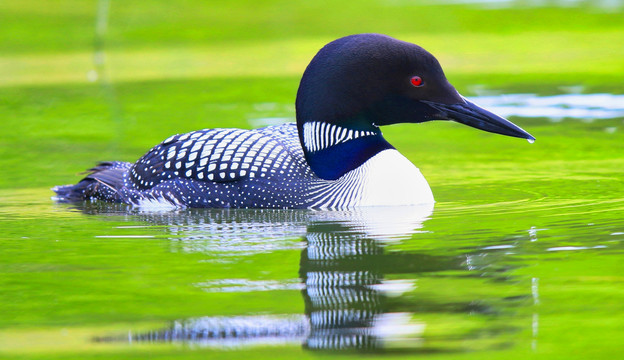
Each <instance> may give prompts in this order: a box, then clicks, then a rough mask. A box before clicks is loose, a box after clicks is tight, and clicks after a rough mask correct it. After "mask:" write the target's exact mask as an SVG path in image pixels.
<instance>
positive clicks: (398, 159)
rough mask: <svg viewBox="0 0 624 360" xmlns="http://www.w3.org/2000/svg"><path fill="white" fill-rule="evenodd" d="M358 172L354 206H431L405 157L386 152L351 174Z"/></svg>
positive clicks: (416, 172) (422, 183)
mask: <svg viewBox="0 0 624 360" xmlns="http://www.w3.org/2000/svg"><path fill="white" fill-rule="evenodd" d="M358 170H360V171H362V172H361V176H362V177H361V180H362V190H361V192H360V194H361V195H360V197H359V199H357V200H356V206H397V205H418V204H432V203H434V202H435V201H434V199H433V193H432V192H431V188H430V187H429V184H428V183H427V180H425V177H424V176H423V175H422V174H421V172H420V170H419V169H418V168H417V167H416V166H414V164H412V163H411V162H410V161H409V160H408V159H407V158H406V157H405V156H403V155H401V153H399V152H398V151H396V150H394V149H388V150H384V151H382V152H380V153H379V154H377V155H375V156H373V157H372V158H370V159H369V160H368V161H367V162H365V163H364V164H362V166H361V167H360V168H358V169H356V170H354V171H358Z"/></svg>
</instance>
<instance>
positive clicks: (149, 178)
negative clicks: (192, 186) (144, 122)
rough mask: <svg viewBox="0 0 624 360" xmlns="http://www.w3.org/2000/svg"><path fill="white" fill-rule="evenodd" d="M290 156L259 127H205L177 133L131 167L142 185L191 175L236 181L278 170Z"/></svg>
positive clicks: (146, 186)
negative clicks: (255, 128)
mask: <svg viewBox="0 0 624 360" xmlns="http://www.w3.org/2000/svg"><path fill="white" fill-rule="evenodd" d="M286 156H287V150H286V149H285V148H284V146H283V145H282V144H281V142H280V141H278V140H277V139H276V138H274V137H272V136H270V135H269V134H266V133H263V132H262V131H258V130H242V129H205V130H199V131H194V132H190V133H186V134H180V135H174V136H172V137H170V138H168V139H166V140H165V141H163V142H162V143H160V144H159V145H157V146H155V147H154V148H152V149H151V150H150V151H149V152H148V153H147V154H145V155H144V156H143V157H141V158H140V159H139V160H138V161H137V162H136V163H135V164H134V165H133V166H132V168H131V169H130V173H129V180H130V181H131V182H132V183H133V184H134V186H136V187H137V188H139V189H149V188H152V187H154V186H156V185H158V184H160V183H162V182H164V181H167V180H172V179H176V178H187V179H193V180H198V181H205V182H232V181H240V180H242V179H245V178H249V177H261V176H266V174H268V173H270V172H271V171H275V168H278V167H279V165H280V163H281V162H282V161H284V159H285V158H286Z"/></svg>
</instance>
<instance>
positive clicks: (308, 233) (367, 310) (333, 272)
mask: <svg viewBox="0 0 624 360" xmlns="http://www.w3.org/2000/svg"><path fill="white" fill-rule="evenodd" d="M432 210H433V209H432V207H431V206H426V207H398V208H368V209H360V210H353V211H277V210H273V211H270V210H269V211H267V210H192V211H184V212H180V213H151V214H150V213H147V214H139V215H138V216H139V218H141V219H142V220H147V221H149V222H151V223H156V224H158V225H162V224H165V225H167V226H168V227H169V232H170V233H171V234H172V239H175V240H176V241H175V242H174V243H175V244H176V245H174V247H175V248H174V249H173V251H180V250H182V251H202V252H211V251H216V250H217V249H218V248H219V247H221V246H223V245H226V246H229V247H230V248H229V249H227V248H226V249H223V248H221V249H220V250H221V251H233V252H236V251H238V252H239V253H243V254H245V253H252V252H254V251H260V252H262V251H265V252H266V251H273V250H275V249H280V248H284V247H288V246H291V248H292V241H291V242H290V243H285V242H280V240H284V239H285V238H290V239H292V238H293V237H295V236H296V237H303V238H304V239H305V241H304V242H303V245H302V246H303V249H302V250H301V260H300V267H299V277H300V283H299V284H296V286H295V287H293V286H292V285H293V284H284V286H285V287H283V288H282V289H286V288H288V289H293V288H300V289H301V292H302V295H303V301H304V303H305V314H303V315H246V316H231V317H227V316H219V317H200V318H194V319H187V320H178V321H174V322H173V323H172V325H171V326H169V327H167V328H164V329H158V330H154V331H148V332H143V333H130V334H128V335H127V336H125V337H123V338H122V337H102V338H98V339H97V340H98V341H128V342H132V343H137V342H140V343H145V342H147V343H150V342H180V343H186V344H192V345H198V346H209V347H224V348H227V347H240V346H246V345H271V344H287V343H290V344H292V343H298V344H302V345H303V346H304V347H305V348H307V349H311V350H337V349H360V350H375V349H387V348H394V349H397V348H398V349H401V348H413V347H418V346H419V345H420V341H421V338H422V333H423V331H424V329H425V324H424V323H421V322H418V321H417V320H415V319H414V314H413V313H410V312H409V311H405V310H400V309H398V308H403V309H404V308H405V306H400V305H397V304H400V302H398V303H397V302H396V301H395V302H392V301H389V300H391V299H394V298H397V297H400V296H401V294H403V293H405V292H407V291H410V290H413V288H414V283H413V281H414V280H410V279H404V278H405V276H403V278H401V276H400V274H422V273H426V272H433V271H442V270H453V269H465V267H466V261H465V259H462V258H461V257H458V256H432V255H423V254H418V253H405V252H390V251H387V250H386V246H387V244H389V243H392V242H397V241H401V240H403V239H407V238H411V237H412V236H413V235H414V234H415V233H417V232H419V231H421V230H420V229H421V228H422V226H423V222H424V221H425V220H426V219H427V218H428V217H429V216H430V215H431V213H432ZM271 244H272V246H273V247H271ZM280 244H281V245H280ZM288 244H290V245H288ZM299 246H301V244H300V245H299ZM393 275H394V276H393ZM388 277H390V278H399V280H391V279H388ZM278 288H279V286H278ZM252 290H253V289H252ZM247 291H250V290H249V289H247Z"/></svg>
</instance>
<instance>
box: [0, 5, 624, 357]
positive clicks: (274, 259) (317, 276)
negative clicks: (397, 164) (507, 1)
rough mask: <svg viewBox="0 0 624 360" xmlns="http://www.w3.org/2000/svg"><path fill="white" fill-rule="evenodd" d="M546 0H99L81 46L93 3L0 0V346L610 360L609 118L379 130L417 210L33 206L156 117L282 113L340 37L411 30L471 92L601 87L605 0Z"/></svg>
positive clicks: (61, 351) (605, 88) (618, 253)
mask: <svg viewBox="0 0 624 360" xmlns="http://www.w3.org/2000/svg"><path fill="white" fill-rule="evenodd" d="M556 3H557V2H547V4H550V5H549V6H543V7H525V6H524V5H523V4H524V3H523V2H522V1H518V2H513V4H512V5H513V6H511V7H503V8H496V9H487V8H484V7H482V6H480V5H439V4H435V3H433V4H432V3H431V2H413V3H412V2H407V1H372V0H371V1H357V2H355V1H353V2H350V1H345V2H343V3H341V5H340V6H337V5H334V4H333V3H331V2H324V1H319V2H315V3H297V2H282V1H265V2H257V1H255V2H247V1H232V2H225V3H224V2H202V1H190V0H188V1H181V2H179V3H176V4H175V5H172V4H173V3H171V2H166V1H154V2H150V4H149V5H148V4H147V3H146V2H142V1H125V2H124V6H123V7H122V6H119V5H118V3H116V2H112V3H111V4H109V8H108V16H107V17H106V19H107V22H106V26H105V27H104V28H105V31H103V30H101V31H103V32H102V33H101V36H100V40H99V41H95V38H96V35H95V30H94V28H96V23H97V22H98V20H97V13H98V7H100V14H101V13H102V10H101V9H102V6H103V5H102V4H104V5H106V1H100V2H96V1H59V2H44V1H35V0H33V1H20V2H16V1H14V2H1V3H0V17H1V22H2V24H3V25H2V26H0V39H2V40H1V41H0V49H1V50H2V51H1V54H0V114H1V116H2V132H0V167H1V168H2V169H3V172H2V176H0V234H1V235H0V245H1V246H2V250H1V251H0V289H1V291H0V356H1V357H6V358H11V359H15V358H29V359H31V358H32V359H37V358H58V359H85V358H106V359H108V358H120V359H134V358H136V359H144V358H163V359H169V358H174V357H175V358H180V359H186V358H189V359H191V358H202V359H205V358H211V359H212V358H224V359H236V358H258V359H261V358H275V359H277V358H280V359H281V358H283V359H292V358H300V359H304V358H318V357H336V358H349V357H353V358H356V357H357V358H360V357H362V355H363V354H366V356H367V357H370V358H382V357H383V358H432V359H484V358H485V359H524V358H527V357H531V358H542V359H555V358H557V359H558V358H561V359H572V358H575V359H615V358H619V357H620V356H621V352H622V350H623V348H624V346H623V345H622V339H623V338H624V311H623V310H624V305H622V304H624V265H623V262H622V260H623V256H624V252H623V250H624V244H623V242H624V221H623V220H622V219H624V175H623V174H624V173H623V169H624V151H623V150H624V145H623V144H624V118H623V117H622V116H621V115H619V116H614V117H612V118H609V119H597V118H592V117H584V118H582V119H580V118H563V119H562V118H557V117H555V118H548V117H545V116H543V117H535V118H533V117H531V118H528V117H512V120H513V121H514V122H515V123H517V124H518V125H520V126H522V127H523V128H525V129H526V130H527V131H529V132H530V133H531V134H532V135H534V136H535V137H536V138H537V141H536V142H535V143H534V144H528V143H527V142H526V141H523V140H519V139H512V138H507V137H503V136H498V135H494V134H489V133H484V132H479V131H477V130H474V129H471V128H467V127H465V126H462V125H459V124H453V123H448V122H432V123H427V124H421V125H409V124H406V125H397V126H391V127H387V128H384V129H383V130H384V135H385V136H386V138H387V139H388V141H389V142H390V143H392V144H393V145H394V146H395V147H396V148H397V149H398V150H399V151H401V152H402V153H403V154H405V155H406V156H407V157H408V158H409V159H410V160H412V161H413V162H414V163H415V164H416V165H417V166H418V167H419V168H420V169H421V171H422V172H423V174H424V175H425V177H426V178H427V180H428V181H429V183H430V185H431V187H432V190H433V193H434V196H435V197H436V200H437V203H436V204H435V207H434V208H432V209H431V208H404V209H401V208H399V209H396V208H395V209H368V210H360V211H344V212H318V211H255V210H246V211H234V210H229V211H214V210H185V211H174V212H151V213H150V212H139V211H136V210H133V209H129V208H127V207H124V206H110V205H106V204H98V203H93V204H74V205H70V204H56V203H54V202H53V201H51V200H50V196H52V192H51V191H50V190H49V188H50V187H52V186H54V185H59V184H66V183H71V182H75V181H77V180H78V179H79V176H77V175H76V174H77V173H79V172H81V171H83V170H84V169H86V168H88V167H90V166H92V165H93V164H94V163H95V162H96V161H101V160H126V161H133V160H135V159H137V158H138V157H139V156H141V155H142V154H143V153H144V152H145V151H146V150H147V149H149V148H150V147H151V146H152V145H154V144H156V143H158V142H160V141H161V140H163V139H165V138H166V137H168V136H170V135H171V134H175V133H182V132H185V131H191V130H196V129H201V128H206V127H243V128H250V127H256V126H260V125H261V124H266V123H267V122H270V121H272V120H270V119H271V118H293V117H294V108H293V102H294V97H295V93H296V87H297V84H298V80H299V74H300V73H301V72H302V71H303V69H304V67H305V65H306V64H307V62H308V61H309V59H310V58H311V57H312V55H313V54H314V53H315V51H316V50H317V49H318V48H319V47H320V46H322V45H323V44H324V43H326V42H327V41H330V40H332V39H333V38H336V37H338V36H342V35H346V34H349V33H354V32H371V31H374V32H384V33H388V34H390V35H393V36H396V37H399V38H402V39H405V40H409V41H414V42H417V43H419V44H421V45H423V46H425V47H426V48H427V49H429V50H431V51H432V52H433V53H434V54H435V55H436V56H437V57H438V58H439V59H440V61H441V63H442V65H443V67H444V69H445V71H446V73H447V76H448V77H449V79H450V81H451V82H452V83H453V84H454V85H455V86H456V87H457V88H458V90H459V91H460V92H461V93H462V94H464V95H468V96H475V95H479V94H482V93H487V94H491V93H494V94H517V93H530V94H537V95H538V96H540V95H557V94H566V93H570V92H578V93H581V94H591V93H601V92H605V93H612V94H616V95H617V94H623V93H624V87H623V86H622V84H623V83H624V63H623V62H622V60H621V59H622V56H624V52H623V51H624V48H622V47H621V46H620V45H619V44H621V43H623V42H624V21H623V19H624V16H622V15H623V14H624V12H623V9H622V7H621V6H620V7H616V8H609V9H605V8H601V7H592V6H591V2H582V1H581V2H578V4H580V5H578V6H572V7H556V6H551V5H553V4H556ZM105 8H106V7H105ZM94 49H100V50H104V53H105V55H106V56H105V62H104V65H103V66H101V64H100V65H97V64H94V62H93V55H94ZM96 65H97V66H96ZM94 71H95V72H94ZM88 79H91V80H92V81H89V80H88ZM93 80H95V81H93ZM617 99H621V98H617ZM616 101H619V100H616ZM573 106H574V104H572V107H573ZM599 108H600V105H599V104H596V109H599ZM561 109H564V107H561Z"/></svg>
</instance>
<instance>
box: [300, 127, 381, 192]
mask: <svg viewBox="0 0 624 360" xmlns="http://www.w3.org/2000/svg"><path fill="white" fill-rule="evenodd" d="M358 120H359V121H356V120H352V121H342V122H340V124H339V125H338V124H336V123H330V122H325V121H320V120H319V121H316V120H311V121H298V122H297V127H298V130H299V139H300V141H301V145H302V147H303V152H304V154H305V157H306V160H307V162H308V164H309V165H310V168H311V169H312V171H314V173H315V174H316V175H317V176H318V177H320V178H322V179H325V180H336V179H338V178H340V177H341V176H343V175H344V174H346V173H347V172H349V171H351V170H353V169H356V168H357V167H359V166H360V165H362V164H363V163H365V162H366V161H367V160H368V159H370V158H371V157H373V156H375V155H377V154H378V153H379V152H381V151H383V150H386V149H393V147H392V145H390V144H389V143H388V142H387V141H386V140H385V139H384V138H383V136H382V134H381V130H380V129H379V128H378V127H376V126H374V125H372V124H371V123H370V122H368V121H364V120H362V119H358Z"/></svg>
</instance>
